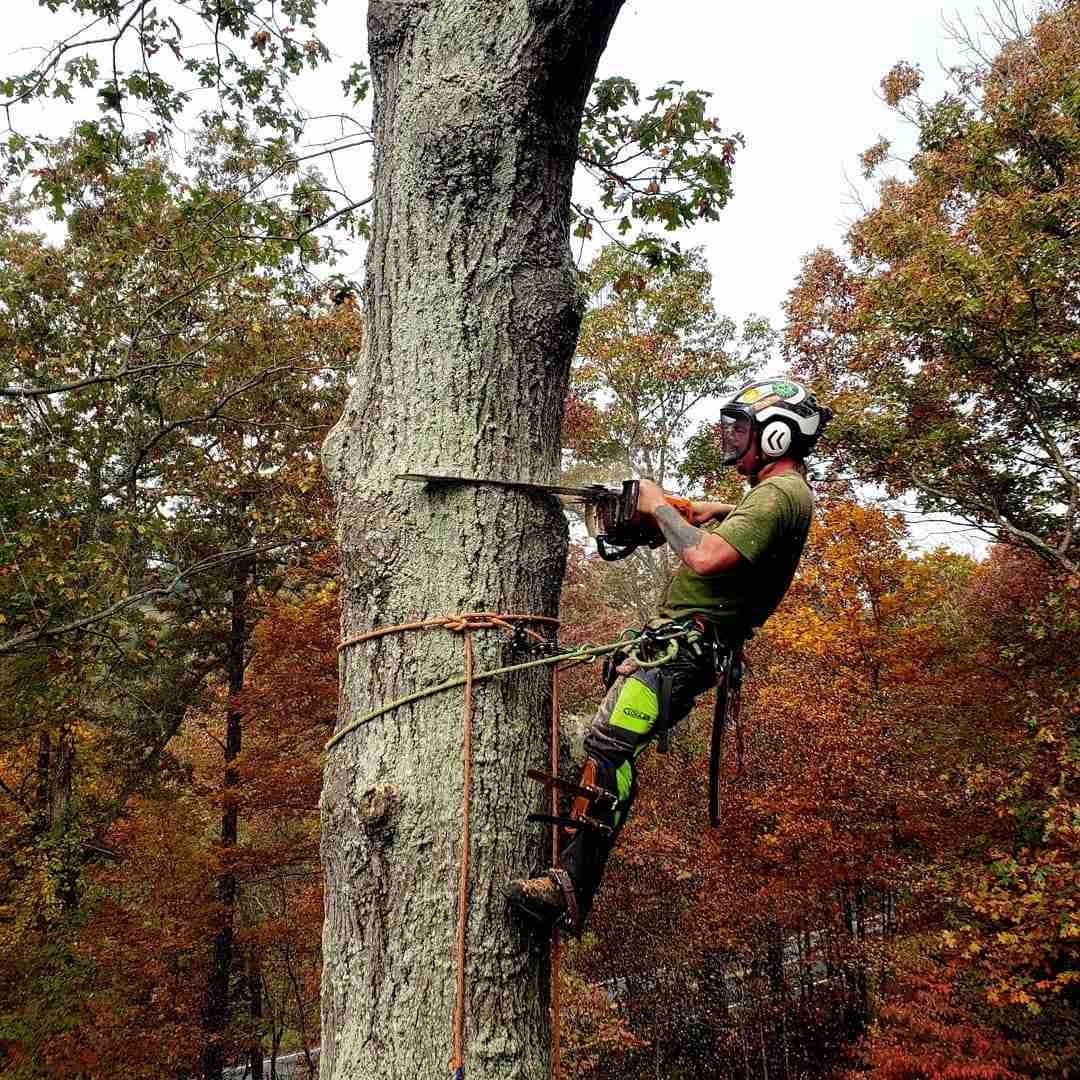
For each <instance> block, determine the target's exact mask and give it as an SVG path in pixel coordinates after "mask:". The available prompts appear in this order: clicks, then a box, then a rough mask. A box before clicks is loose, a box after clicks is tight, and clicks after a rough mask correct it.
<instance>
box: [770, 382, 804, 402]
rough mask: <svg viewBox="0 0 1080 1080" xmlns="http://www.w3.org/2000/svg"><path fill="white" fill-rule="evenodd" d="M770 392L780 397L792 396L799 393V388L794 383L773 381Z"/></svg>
mask: <svg viewBox="0 0 1080 1080" xmlns="http://www.w3.org/2000/svg"><path fill="white" fill-rule="evenodd" d="M772 392H773V393H774V394H777V395H779V396H780V397H782V398H793V397H795V396H796V395H797V394H798V393H799V388H798V387H797V386H796V385H795V384H794V383H789V382H774V383H773V384H772Z"/></svg>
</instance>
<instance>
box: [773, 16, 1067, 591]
mask: <svg viewBox="0 0 1080 1080" xmlns="http://www.w3.org/2000/svg"><path fill="white" fill-rule="evenodd" d="M1078 62H1080V9H1078V8H1077V6H1076V5H1075V4H1073V3H1061V4H1057V5H1053V6H1051V7H1048V8H1047V9H1046V10H1045V11H1044V12H1043V13H1042V14H1041V15H1040V16H1039V18H1037V19H1036V20H1035V21H1034V23H1033V24H1032V25H1031V27H1030V29H1029V30H1027V31H1026V32H1016V33H1012V34H1010V35H1009V36H1008V39H1007V40H1005V41H1004V44H1003V47H1002V48H1001V51H1000V52H999V53H998V55H996V56H994V57H986V56H981V55H980V56H973V57H972V59H971V63H970V64H968V65H967V66H965V67H962V68H958V69H957V70H955V71H954V72H953V78H954V90H953V91H952V92H951V93H949V94H947V95H945V96H944V97H942V98H941V99H940V100H939V101H938V102H936V103H933V104H930V103H926V102H924V101H922V100H921V99H920V98H919V97H918V89H919V85H920V82H921V75H920V73H919V71H918V69H917V68H915V67H913V66H912V65H910V64H899V65H897V67H896V68H894V69H893V71H892V72H890V73H889V75H888V76H887V77H886V78H885V80H884V81H883V83H882V92H883V94H884V96H885V99H886V101H887V102H888V103H889V104H891V105H892V106H894V107H895V108H896V109H897V110H898V111H900V112H902V113H903V114H904V115H907V116H909V117H910V119H911V120H912V121H913V122H914V124H915V125H916V128H917V133H918V148H917V151H916V153H915V155H914V157H913V158H912V159H911V160H910V161H909V162H907V163H906V164H907V167H908V170H909V173H908V175H907V176H905V177H902V178H894V179H889V180H886V181H885V182H884V183H883V184H882V185H881V188H880V202H879V205H878V206H876V207H874V208H873V209H871V210H869V211H868V212H867V213H866V214H865V215H864V216H863V217H862V218H861V219H860V220H859V221H857V222H856V224H855V225H854V226H853V227H852V229H851V231H850V233H849V236H848V242H849V249H850V259H844V258H842V257H840V256H838V255H836V254H835V253H832V252H827V251H818V252H816V253H814V254H813V255H811V256H810V257H809V258H808V259H807V260H806V263H805V266H804V269H803V273H802V276H801V278H800V280H799V282H798V283H797V285H796V288H795V289H794V290H793V292H792V294H791V298H790V300H789V303H788V316H789V325H788V328H787V332H786V334H787V345H788V348H789V350H790V352H791V354H792V356H793V357H797V358H799V360H800V361H801V362H802V363H804V364H805V366H806V370H807V372H808V373H809V375H810V377H811V378H812V380H813V381H815V383H818V384H820V385H821V386H822V387H823V388H825V387H829V388H830V390H829V392H830V394H831V395H832V396H833V397H834V398H835V403H836V407H837V423H836V424H835V425H834V426H833V428H832V429H831V430H830V437H831V440H832V442H833V443H834V444H835V445H836V446H837V447H838V448H839V449H838V454H839V457H838V460H839V461H840V462H841V464H843V465H846V466H849V467H850V469H851V471H852V473H853V474H854V475H857V476H858V477H860V478H862V479H864V480H870V481H877V482H880V483H882V484H884V485H885V486H886V487H887V488H888V489H889V491H890V492H891V493H894V494H896V493H899V492H902V491H908V490H910V491H913V492H914V493H915V495H916V497H917V499H918V503H919V505H920V506H921V507H922V508H924V509H926V510H931V511H945V512H947V513H951V514H955V515H959V516H960V517H962V518H963V519H965V520H967V521H970V522H972V523H973V524H976V525H978V526H980V527H982V528H984V529H986V530H987V531H988V532H989V533H991V534H992V535H994V536H996V537H998V538H1000V540H1001V541H1002V542H1004V543H1009V544H1016V545H1020V546H1022V547H1026V548H1028V549H1030V550H1032V551H1035V552H1036V553H1037V554H1038V555H1039V556H1040V557H1041V558H1043V559H1045V560H1047V561H1048V562H1050V563H1051V564H1053V565H1055V566H1058V567H1059V568H1061V569H1064V570H1067V571H1069V572H1073V573H1075V572H1076V570H1077V567H1078V562H1077V552H1078V547H1077V545H1078V543H1080V541H1078V532H1077V526H1078V524H1080V411H1078V405H1077V401H1078V394H1077V388H1078V382H1077V379H1078V374H1080V367H1078V365H1077V354H1078V344H1080V325H1078V323H1077V307H1076V280H1077V276H1078V273H1080V266H1078V263H1077V258H1078V255H1077V243H1076V231H1077V225H1076V222H1077V214H1078V213H1080V201H1078V200H1080V187H1078V181H1077V178H1078V176H1080V112H1078V107H1077V98H1076V88H1075V72H1076V68H1077V64H1078ZM887 154H888V147H887V146H886V145H884V144H881V143H879V144H877V145H876V146H874V147H872V148H871V149H870V150H869V151H867V153H866V155H864V163H865V165H866V168H867V172H868V174H869V173H870V172H871V171H872V170H873V169H874V168H875V167H876V166H878V165H879V164H880V163H881V162H882V160H883V159H884V158H885V157H886V156H887Z"/></svg>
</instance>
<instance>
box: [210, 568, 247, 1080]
mask: <svg viewBox="0 0 1080 1080" xmlns="http://www.w3.org/2000/svg"><path fill="white" fill-rule="evenodd" d="M252 571H253V567H252V564H251V563H250V561H248V560H243V561H241V562H238V563H237V564H236V569H235V574H236V583H235V585H234V586H233V589H232V627H231V630H230V635H229V650H228V655H227V656H226V659H225V668H226V673H227V675H228V679H229V707H228V710H227V711H226V714H225V772H224V777H223V784H222V788H223V799H222V802H223V808H222V812H221V846H222V848H223V849H225V851H228V849H230V848H234V847H236V840H237V837H238V836H239V826H240V812H239V806H238V803H237V792H236V789H237V787H238V786H239V784H240V773H239V770H238V769H237V768H236V759H237V757H239V756H240V749H241V737H242V735H243V719H244V718H243V714H242V713H241V712H240V710H239V709H237V708H236V706H235V704H234V702H235V700H236V695H237V694H239V693H240V691H241V690H243V689H244V669H245V666H246V657H245V651H246V646H247V640H248V620H247V601H248V591H249V582H250V578H251V576H252ZM226 857H228V856H226ZM236 891H237V890H236V874H235V873H233V871H232V870H231V869H226V870H225V872H224V873H222V874H221V875H220V876H219V877H218V881H217V893H218V904H219V905H220V908H221V915H220V924H219V927H218V931H217V933H216V934H215V935H214V955H213V959H212V961H211V967H210V976H209V979H208V981H207V991H206V1005H205V1012H204V1018H203V1025H204V1031H205V1046H204V1048H203V1055H202V1073H203V1077H204V1080H221V1075H222V1071H223V1069H224V1065H225V1046H224V1034H225V1031H226V1029H227V1028H228V1026H229V983H230V980H231V978H232V969H233V944H234V939H235V920H236Z"/></svg>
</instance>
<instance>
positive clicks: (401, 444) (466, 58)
mask: <svg viewBox="0 0 1080 1080" xmlns="http://www.w3.org/2000/svg"><path fill="white" fill-rule="evenodd" d="M620 5H621V0H510V2H506V0H472V2H470V3H467V4H462V3H458V4H447V3H431V2H430V0H393V2H392V0H371V3H370V4H369V7H368V31H369V42H370V50H371V61H372V65H371V66H372V74H373V79H374V86H375V135H376V160H375V200H376V202H375V205H376V212H375V218H374V225H373V233H372V239H371V246H370V249H369V253H368V270H367V285H366V291H365V316H366V327H367V341H366V345H365V352H364V357H363V360H362V361H361V365H360V370H359V372H358V380H357V386H356V389H355V391H354V392H353V394H352V396H351V398H350V400H349V402H348V405H347V406H346V410H345V414H344V416H343V417H342V419H341V421H340V422H339V424H338V425H337V427H336V428H335V429H334V431H333V432H332V433H331V435H330V437H329V438H328V439H327V442H326V445H325V447H324V452H323V453H324V464H325V467H326V471H327V474H328V476H329V478H330V482H331V485H332V487H333V489H334V494H335V498H336V502H337V508H338V534H339V542H340V548H341V555H342V561H343V573H344V579H345V588H344V595H343V612H342V631H343V633H344V634H345V635H348V636H351V635H355V634H359V633H362V632H364V631H366V630H369V629H371V628H373V627H376V626H384V625H388V624H396V623H400V622H405V621H409V620H412V619H415V618H417V617H422V616H434V615H441V614H445V613H453V612H460V611H468V610H478V609H479V610H484V609H499V610H502V611H507V612H520V613H533V614H545V615H553V614H555V612H556V610H557V605H558V590H559V584H560V581H561V578H562V573H563V569H564V563H565V556H566V528H565V523H564V519H563V517H562V514H561V512H560V511H559V508H558V505H557V504H556V503H555V502H554V500H545V499H543V498H537V497H534V496H530V495H524V494H520V493H510V492H499V491H494V490H491V489H486V490H484V489H456V490H452V491H449V492H442V493H435V492H431V491H424V490H422V489H420V488H419V487H417V486H415V485H407V484H404V483H401V482H398V481H396V480H395V479H394V474H395V473H398V472H401V471H406V470H419V469H432V470H437V471H444V472H458V473H468V474H474V475H478V476H484V475H489V476H498V477H521V478H525V479H534V480H540V481H550V480H553V479H554V478H555V477H556V475H557V473H558V467H559V451H560V426H561V419H562V407H563V401H564V398H565V393H566V388H567V377H568V371H569V362H570V358H571V355H572V352H573V348H574V344H575V342H576V338H577V333H578V329H579V326H580V319H581V314H582V296H581V294H580V293H579V290H578V287H577V279H576V273H575V270H574V267H573V263H572V260H571V257H570V250H569V244H568V221H569V217H568V215H569V197H570V185H571V178H572V174H573V170H574V164H575V159H576V156H577V152H578V145H577V138H578V132H579V128H580V121H581V114H582V109H583V107H584V102H585V99H586V96H587V94H588V90H589V87H590V85H591V82H592V78H593V75H594V72H595V67H596V62H597V60H598V58H599V56H600V53H601V51H602V50H603V47H604V45H605V43H606V40H607V35H608V32H609V30H610V28H611V25H612V23H613V22H614V19H615V16H616V13H617V12H618V9H619V7H620ZM461 657H462V647H461V642H460V641H459V640H456V639H455V638H454V637H453V636H451V635H449V634H445V633H441V632H432V633H425V634H420V633H413V634H410V635H406V636H400V637H399V636H392V637H387V638H384V639H381V640H380V641H378V642H375V643H369V644H365V645H361V646H358V647H356V648H353V649H351V650H348V651H347V652H346V653H344V654H343V658H342V676H341V713H340V722H341V723H342V724H344V723H347V722H348V721H349V720H351V719H353V718H354V717H356V716H357V715H358V714H359V713H362V712H363V711H365V710H366V709H369V708H371V707H373V706H375V705H377V704H380V703H382V702H385V701H390V700H393V699H394V698H397V697H399V696H401V695H403V694H406V693H408V692H410V691H412V690H414V689H416V688H417V686H419V685H422V684H425V683H430V682H435V681H438V680H441V679H443V678H446V677H448V676H450V675H453V674H456V673H459V672H460V671H461V666H462V659H461ZM504 658H505V650H504V649H503V648H502V647H501V646H500V645H499V644H498V643H497V641H496V639H495V638H494V636H492V635H484V636H482V637H480V636H478V639H477V642H476V664H477V669H478V670H482V669H484V668H487V667H492V666H495V665H497V664H498V663H499V662H500V661H501V660H503V659H504ZM549 685H550V676H549V675H548V674H547V673H542V674H540V673H529V674H526V675H524V676H519V677H516V678H511V679H506V680H503V681H501V682H500V683H498V684H496V685H488V686H486V687H485V688H484V689H481V690H478V694H477V708H476V717H475V723H474V747H473V763H474V774H473V775H474V783H473V792H472V798H473V805H474V807H475V817H474V826H473V843H472V845H471V852H470V858H471V874H470V879H471V892H470V900H469V920H468V969H467V975H466V1002H465V1006H466V1008H465V1015H466V1054H465V1058H466V1075H467V1076H471V1077H482V1078H484V1080H498V1078H501V1077H520V1078H523V1080H525V1078H539V1077H541V1076H545V1075H546V1074H547V1070H548V1065H547V1061H548V1041H549V1040H548V1034H549V1032H548V1011H547V1004H548V997H547V994H548V986H547V974H548V972H547V968H546V962H545V961H544V960H543V958H542V955H541V954H538V953H537V952H535V951H534V952H530V951H529V950H528V948H527V943H526V941H525V940H523V939H522V937H521V936H520V935H519V934H518V933H517V932H516V931H514V930H512V928H511V927H510V926H509V925H508V924H507V921H506V917H505V913H504V909H503V903H502V899H501V886H502V883H503V882H504V881H505V880H506V879H508V878H509V877H511V876H514V875H518V874H521V873H523V872H526V871H532V870H535V869H537V868H538V867H539V866H540V865H542V863H543V862H544V857H543V851H544V849H545V845H546V840H545V838H544V837H543V836H542V835H541V834H540V830H533V829H530V828H529V827H528V826H527V825H526V824H525V820H524V819H525V815H526V813H527V812H528V811H529V810H530V809H537V808H539V805H540V795H539V792H537V791H534V790H533V786H532V785H530V784H529V783H528V782H527V780H526V779H525V775H524V774H525V769H526V767H527V766H529V765H540V764H542V763H543V762H544V760H545V747H546V735H545V727H546V725H547V709H548V708H549V699H548V689H547V688H548V687H549ZM461 757H462V731H461V696H460V693H457V694H453V693H452V694H445V695H442V696H440V697H437V698H430V699H426V700H424V701H422V702H419V703H417V704H415V705H412V706H409V707H407V708H402V709H399V710H398V711H396V712H394V713H392V714H390V715H387V716H385V717H383V718H381V719H379V720H377V721H376V722H374V723H372V724H371V725H369V726H367V727H364V728H362V729H361V730H359V731H358V732H356V733H355V734H354V735H352V736H350V737H349V738H348V739H347V740H346V741H344V742H343V743H341V744H340V745H339V746H338V747H336V748H335V749H334V750H333V751H332V752H331V753H330V755H329V757H328V759H327V761H326V765H325V773H324V786H323V796H322V852H323V862H324V865H325V869H326V925H325V930H324V938H323V940H324V974H323V998H322V1008H323V1026H322V1061H321V1075H322V1076H323V1077H325V1078H344V1077H360V1076H362V1077H365V1078H372V1080H390V1078H401V1080H413V1078H415V1077H417V1076H438V1075H442V1074H443V1073H444V1071H445V1069H446V1064H447V1061H448V1059H449V1058H450V1057H451V1050H452V1043H451V1017H452V1014H453V1008H454V997H455V994H454V963H453V942H454V926H455V918H456V914H455V913H456V904H457V901H456V891H457V890H456V876H457V866H458V859H459V855H460V852H459V850H458V848H459V839H460V835H461V810H460V808H461V797H462V772H461Z"/></svg>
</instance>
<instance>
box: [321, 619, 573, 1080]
mask: <svg viewBox="0 0 1080 1080" xmlns="http://www.w3.org/2000/svg"><path fill="white" fill-rule="evenodd" d="M529 622H535V623H546V624H549V625H553V626H558V625H559V620H558V619H553V618H550V617H549V616H546V615H504V614H499V613H497V612H494V611H472V612H466V613H465V614H463V615H443V616H440V617H439V618H435V619H424V620H423V621H420V622H411V623H399V624H397V625H396V626H382V627H379V629H377V630H371V631H369V632H368V633H366V634H359V635H357V636H356V637H351V638H347V639H346V640H345V641H343V642H341V644H340V645H338V652H340V651H341V650H342V649H345V648H348V647H349V646H351V645H359V644H360V643H361V642H364V641H372V640H374V639H376V638H381V637H385V636H386V635H388V634H400V633H405V632H407V631H410V630H431V629H435V628H438V627H442V628H445V629H447V630H450V631H453V632H456V633H460V634H462V635H463V651H464V667H465V670H464V675H465V682H464V691H465V700H464V707H463V710H462V712H463V716H462V742H463V752H462V756H463V773H464V775H463V781H462V800H461V818H462V825H461V862H460V867H459V871H458V919H457V934H456V937H455V943H454V961H455V967H456V971H457V977H456V993H455V999H454V1019H453V1040H454V1056H453V1058H452V1059H451V1061H450V1074H451V1077H452V1080H463V1078H464V1076H465V931H466V924H467V922H468V901H469V817H470V793H471V791H472V711H473V648H472V631H474V630H494V629H502V630H511V631H512V630H515V629H516V628H517V627H516V626H515V624H518V626H520V628H521V629H523V630H524V631H525V633H527V634H528V635H529V636H530V637H533V638H535V639H536V640H538V641H543V640H544V638H543V635H541V634H538V633H536V632H535V631H534V630H530V629H529V628H528V627H527V626H524V625H521V624H524V623H529ZM553 676H554V681H553V684H552V702H551V740H550V751H551V771H552V773H553V774H557V773H558V771H559V720H560V717H559V673H558V670H557V669H556V670H555V671H554V672H553ZM551 798H552V814H553V815H555V814H557V813H558V795H557V794H556V792H555V790H554V789H552V793H551ZM551 853H552V858H553V860H554V861H555V864H557V861H558V857H559V834H558V830H557V829H553V830H552V841H551ZM560 953H561V945H560V941H559V933H558V931H557V930H556V931H555V932H554V934H553V935H552V939H551V1042H552V1047H551V1077H552V1080H559V1075H560V1046H559V1043H560V1032H559V960H560Z"/></svg>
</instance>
